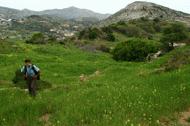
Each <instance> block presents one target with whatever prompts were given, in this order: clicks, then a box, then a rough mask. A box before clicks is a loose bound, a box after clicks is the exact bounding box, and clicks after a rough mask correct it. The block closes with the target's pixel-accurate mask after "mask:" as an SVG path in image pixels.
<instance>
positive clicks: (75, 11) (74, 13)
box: [40, 7, 110, 20]
mask: <svg viewBox="0 0 190 126" xmlns="http://www.w3.org/2000/svg"><path fill="white" fill-rule="evenodd" d="M40 13H41V14H47V15H54V16H58V17H63V18H65V19H79V18H86V17H89V18H97V19H99V20H102V19H105V18H107V17H108V16H110V15H109V14H99V13H95V12H93V11H90V10H87V9H79V8H76V7H69V8H65V9H54V10H45V11H42V12H40Z"/></svg>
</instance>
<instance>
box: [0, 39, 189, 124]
mask: <svg viewBox="0 0 190 126" xmlns="http://www.w3.org/2000/svg"><path fill="white" fill-rule="evenodd" d="M184 49H185V50H190V47H189V46H188V47H185V48H181V49H177V50H174V51H173V52H171V53H169V54H167V55H165V56H164V57H162V58H160V59H158V60H155V61H152V62H149V63H145V62H144V63H132V62H116V61H114V60H113V59H112V58H111V56H110V55H109V54H105V53H101V52H97V53H90V52H84V51H81V50H79V49H76V48H75V47H73V46H66V47H64V46H60V45H58V44H57V45H56V44H53V45H51V44H49V45H28V44H25V43H23V42H15V43H12V42H0V71H1V72H0V126H125V125H126V126H159V125H162V124H164V123H166V122H167V123H168V125H171V126H174V125H178V119H179V118H178V116H179V114H178V112H181V111H184V110H186V109H187V108H188V107H189V106H190V99H189V97H190V93H189V92H190V77H189V76H190V72H189V71H190V65H184V66H182V67H180V68H179V69H176V70H173V71H170V72H164V71H163V72H158V69H159V68H160V67H161V66H162V64H164V63H166V62H167V61H168V59H170V57H171V56H172V55H173V54H175V53H176V52H177V51H181V50H184ZM26 57H29V58H31V59H32V60H33V62H34V63H35V64H36V65H37V66H39V67H40V68H41V71H42V80H45V81H47V82H49V83H51V84H52V88H50V89H45V90H40V91H38V95H37V97H36V98H32V97H30V96H29V95H28V92H27V91H25V90H23V89H20V88H14V87H15V85H14V84H12V79H13V78H14V76H15V71H16V70H17V69H18V68H21V66H22V64H23V60H24V59H25V58H26ZM82 74H84V81H80V76H81V75H82Z"/></svg>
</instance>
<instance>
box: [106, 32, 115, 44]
mask: <svg viewBox="0 0 190 126" xmlns="http://www.w3.org/2000/svg"><path fill="white" fill-rule="evenodd" d="M106 40H108V41H111V42H114V41H115V36H114V35H113V34H112V33H108V34H107V35H106Z"/></svg>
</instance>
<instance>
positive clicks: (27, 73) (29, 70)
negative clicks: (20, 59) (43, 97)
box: [21, 59, 40, 96]
mask: <svg viewBox="0 0 190 126" xmlns="http://www.w3.org/2000/svg"><path fill="white" fill-rule="evenodd" d="M24 62H25V65H24V66H23V67H22V69H21V72H22V73H23V74H24V79H25V80H26V83H27V86H28V90H29V94H30V95H31V96H36V86H37V80H39V79H40V69H39V68H38V67H37V66H35V65H33V64H32V62H31V60H30V59H26V60H25V61H24Z"/></svg>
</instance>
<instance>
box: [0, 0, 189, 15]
mask: <svg viewBox="0 0 190 126" xmlns="http://www.w3.org/2000/svg"><path fill="white" fill-rule="evenodd" d="M134 1H135V0H0V6H3V7H10V8H14V9H30V10H35V11H40V10H46V9H63V8H67V7H71V6H75V7H78V8H83V9H90V10H92V11H95V12H99V13H110V14H113V13H115V12H117V11H119V10H120V9H122V8H124V7H126V6H127V5H128V4H130V3H132V2H134ZM138 1H147V2H153V3H157V4H160V5H163V6H166V7H170V8H172V9H175V10H179V11H183V12H186V13H190V0H138Z"/></svg>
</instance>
